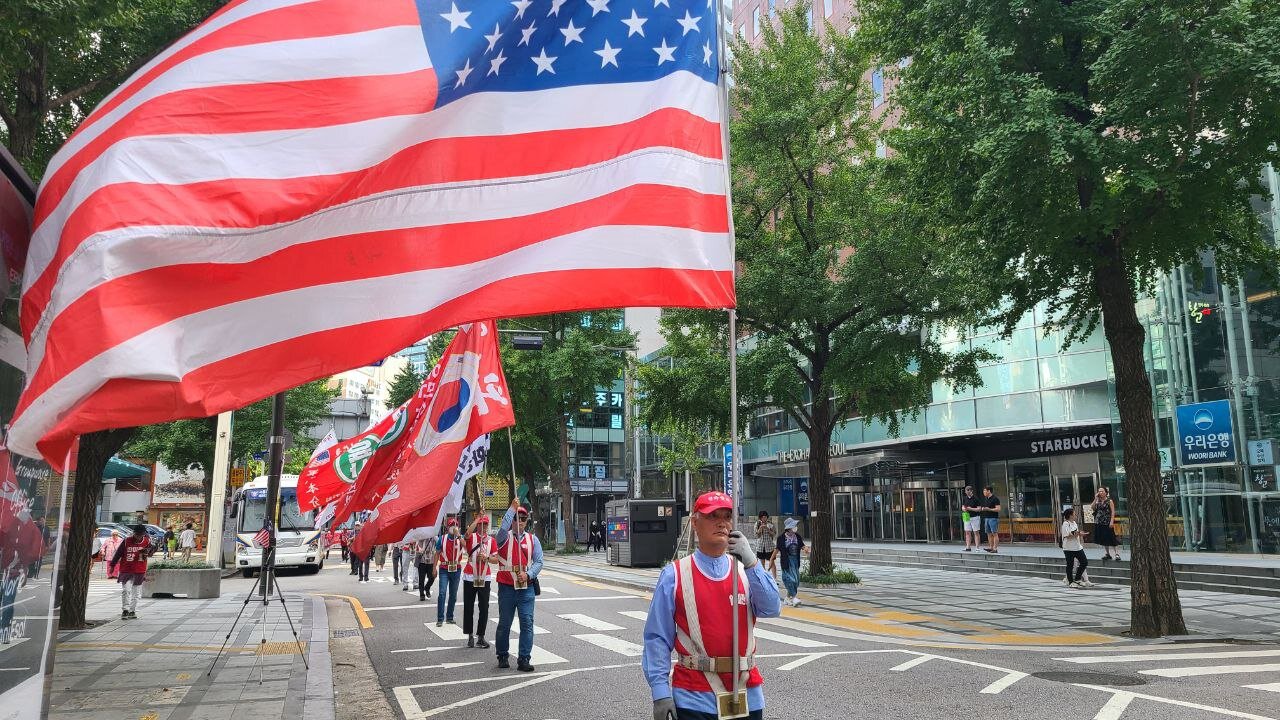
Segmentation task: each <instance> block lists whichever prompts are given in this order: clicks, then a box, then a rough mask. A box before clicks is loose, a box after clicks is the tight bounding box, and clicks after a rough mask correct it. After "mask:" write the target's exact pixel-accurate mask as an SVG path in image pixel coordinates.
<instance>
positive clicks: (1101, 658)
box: [1054, 650, 1280, 664]
mask: <svg viewBox="0 0 1280 720" xmlns="http://www.w3.org/2000/svg"><path fill="white" fill-rule="evenodd" d="M1258 657H1280V650H1239V651H1229V652H1216V653H1215V652H1191V653H1159V654H1154V655H1153V654H1146V653H1143V654H1134V655H1111V656H1107V655H1086V656H1083V657H1060V658H1054V659H1055V660H1062V661H1064V662H1070V663H1081V664H1094V663H1111V662H1114V663H1123V662H1145V661H1149V660H1156V661H1160V662H1163V661H1165V660H1216V659H1218V658H1223V659H1227V658H1258Z"/></svg>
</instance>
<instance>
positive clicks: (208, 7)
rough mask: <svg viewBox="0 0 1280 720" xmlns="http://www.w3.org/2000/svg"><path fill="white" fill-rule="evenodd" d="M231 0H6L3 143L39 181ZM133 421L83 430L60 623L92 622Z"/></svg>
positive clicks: (0, 21) (1, 47)
mask: <svg viewBox="0 0 1280 720" xmlns="http://www.w3.org/2000/svg"><path fill="white" fill-rule="evenodd" d="M224 3H225V0H130V1H129V2H126V1H125V0H59V1H58V2H44V1H43V0H9V1H7V2H4V3H0V142H3V143H4V144H5V145H6V146H7V147H8V148H9V151H10V152H11V153H13V155H14V157H15V158H17V160H18V162H20V163H22V165H23V167H25V168H26V170H27V172H28V174H30V175H31V177H32V178H33V179H34V180H35V181H36V182H37V183H38V182H39V181H40V179H41V177H43V175H44V169H45V166H46V165H47V164H48V162H49V158H51V157H52V156H53V153H54V152H55V151H57V149H58V148H59V147H61V146H62V143H63V142H65V141H66V139H67V137H68V136H70V134H71V132H72V131H73V130H75V128H76V126H77V125H78V124H79V123H80V121H81V120H83V119H84V117H85V115H86V114H88V111H89V110H90V109H91V108H93V107H94V106H95V105H97V104H98V102H99V101H101V100H102V98H103V97H105V96H106V94H107V93H109V92H110V91H112V90H113V89H115V87H116V86H117V85H119V84H120V83H121V82H123V81H124V80H125V79H126V78H127V77H128V76H129V75H130V74H131V73H132V72H133V71H134V70H136V69H137V68H139V67H141V66H142V64H143V63H145V62H146V61H147V60H148V59H149V58H151V57H152V56H153V55H154V54H155V53H157V52H158V51H160V50H161V49H162V48H164V47H165V46H166V45H168V44H169V43H170V42H172V41H173V40H174V39H175V38H177V37H179V36H181V35H182V34H183V33H185V32H187V31H188V30H190V29H191V28H193V27H195V26H196V25H197V24H199V22H200V21H201V20H203V19H204V18H205V17H207V16H208V15H209V14H210V13H212V12H213V11H214V10H215V9H216V8H218V7H220V6H221V5H223V4H224ZM132 433H133V430H132V428H117V429H111V430H104V431H100V432H93V433H88V434H86V435H83V436H81V437H80V441H79V442H80V450H79V455H78V462H77V466H76V484H75V490H74V492H73V494H72V497H71V518H70V528H71V529H70V532H69V533H68V536H67V562H66V580H65V582H66V584H65V586H64V589H63V593H62V606H61V610H60V615H59V623H60V626H61V627H63V628H69V629H74V628H82V627H84V626H85V616H84V611H85V603H86V601H87V598H88V593H89V568H90V565H91V562H92V559H91V558H90V549H91V547H92V544H93V534H94V531H95V527H96V519H97V518H96V516H95V513H96V512H97V505H98V502H99V501H100V499H101V495H102V473H103V471H104V469H105V467H106V463H107V461H108V460H110V458H111V456H112V455H114V454H115V453H116V452H117V451H118V450H120V448H121V447H122V446H123V445H124V443H125V442H127V441H128V439H129V437H130V436H131V435H132Z"/></svg>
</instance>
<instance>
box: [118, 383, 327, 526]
mask: <svg viewBox="0 0 1280 720" xmlns="http://www.w3.org/2000/svg"><path fill="white" fill-rule="evenodd" d="M335 397H337V390H336V389H334V388H330V387H329V386H328V381H327V380H315V381H313V382H309V383H307V384H305V385H299V386H298V387H296V388H293V389H292V390H289V391H288V393H287V394H286V396H285V405H284V407H285V416H284V427H285V430H287V431H288V432H289V433H290V434H291V435H292V436H293V447H292V448H291V449H290V452H289V453H288V454H287V455H286V461H287V464H288V465H289V466H290V467H291V468H301V467H302V466H305V465H306V461H307V459H308V458H309V457H310V456H311V451H312V450H314V449H315V446H316V442H317V441H316V439H315V438H313V437H311V436H310V435H308V432H309V431H310V430H311V429H312V428H314V427H315V426H316V425H317V424H319V422H320V421H321V420H323V419H324V418H325V417H327V416H328V414H329V401H330V400H332V399H334V398H335ZM271 411H272V401H271V398H266V399H263V400H259V401H258V402H256V403H254V404H252V405H249V406H248V407H244V408H241V409H240V410H237V411H236V412H235V415H234V416H233V418H232V424H231V462H233V463H234V462H236V461H245V460H247V459H249V458H250V457H251V456H252V455H253V454H254V453H257V452H265V451H266V450H267V444H268V441H269V439H270V438H269V436H270V434H271ZM217 425H218V418H217V417H216V416H214V417H209V418H197V419H192V420H174V421H172V422H167V423H159V424H156V425H147V426H144V427H140V428H138V430H137V432H136V433H135V434H134V436H133V439H132V440H131V441H129V443H128V444H127V445H126V446H125V452H127V453H128V454H129V455H130V456H132V457H137V458H142V459H144V460H149V461H151V462H162V463H164V464H165V465H167V466H169V467H170V468H173V469H175V470H187V469H195V470H198V471H200V472H202V473H203V474H204V481H203V482H204V504H205V507H204V509H205V512H206V513H207V512H208V511H209V499H210V497H211V496H212V495H211V493H210V490H211V489H212V487H213V461H214V437H215V433H216V430H217Z"/></svg>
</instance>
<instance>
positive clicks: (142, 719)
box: [138, 648, 732, 720]
mask: <svg viewBox="0 0 1280 720" xmlns="http://www.w3.org/2000/svg"><path fill="white" fill-rule="evenodd" d="M730 649H732V648H730ZM159 718H160V714H159V713H157V712H154V711H153V712H149V713H145V714H143V715H139V716H138V720H159Z"/></svg>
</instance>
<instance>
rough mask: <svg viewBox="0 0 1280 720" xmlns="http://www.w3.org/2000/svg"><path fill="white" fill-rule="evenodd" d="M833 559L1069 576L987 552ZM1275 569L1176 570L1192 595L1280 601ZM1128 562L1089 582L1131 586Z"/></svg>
mask: <svg viewBox="0 0 1280 720" xmlns="http://www.w3.org/2000/svg"><path fill="white" fill-rule="evenodd" d="M832 560H833V561H834V562H836V563H837V564H840V565H847V566H853V567H855V568H856V566H858V565H878V566H889V567H911V568H921V569H928V570H949V571H959V572H975V573H987V574H997V575H1014V576H1021V577H1038V578H1043V579H1055V580H1056V579H1059V578H1061V577H1062V574H1063V559H1062V558H1054V557H1048V556H1028V555H1001V554H995V555H992V554H989V553H984V552H979V553H974V554H972V555H970V554H961V553H955V552H929V551H911V550H881V549H879V548H866V549H864V548H844V547H840V548H832ZM1271 569H1272V568H1257V567H1242V566H1212V565H1191V564H1186V563H1180V564H1175V565H1174V576H1175V577H1176V578H1177V581H1178V587H1180V588H1182V589H1186V590H1205V591H1212V592H1227V593H1239V594H1245V595H1262V596H1268V597H1280V577H1277V576H1275V575H1273V574H1271V573H1270V572H1262V573H1257V572H1244V571H1257V570H1263V571H1269V570H1271ZM1129 573H1130V569H1129V563H1128V562H1127V561H1120V562H1110V563H1105V564H1104V563H1102V562H1099V561H1098V560H1096V559H1095V560H1091V561H1090V563H1089V577H1090V579H1092V580H1093V581H1094V582H1096V583H1106V584H1118V585H1128V584H1129Z"/></svg>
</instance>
